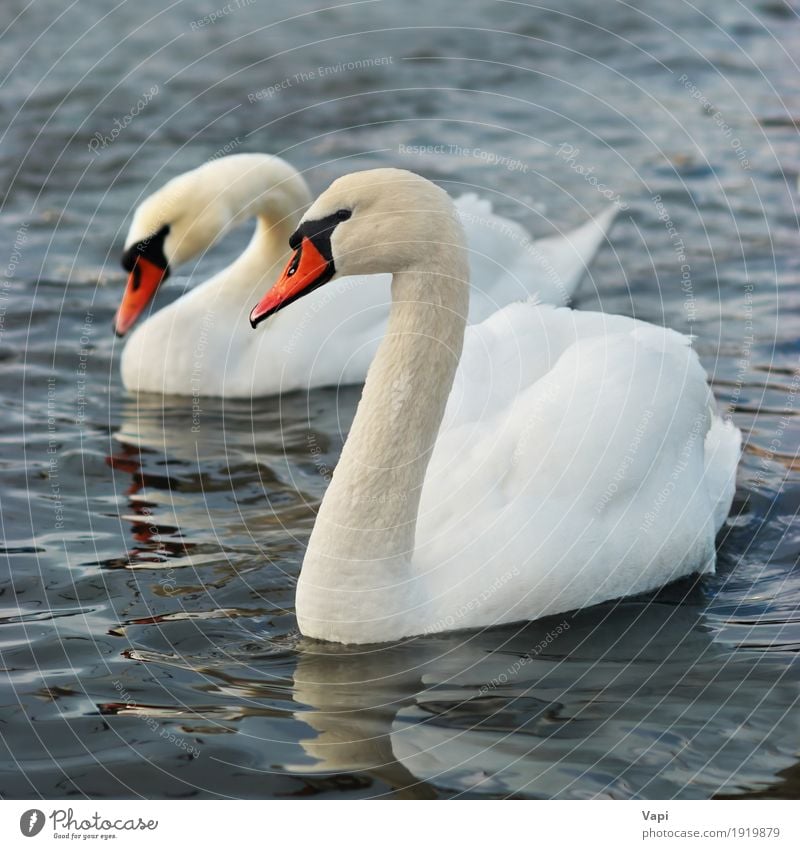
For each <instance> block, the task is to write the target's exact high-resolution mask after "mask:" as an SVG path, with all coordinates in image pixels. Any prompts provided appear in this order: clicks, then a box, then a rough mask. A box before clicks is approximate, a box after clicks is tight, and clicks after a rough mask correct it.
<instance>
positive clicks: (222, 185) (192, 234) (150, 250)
mask: <svg viewBox="0 0 800 849" xmlns="http://www.w3.org/2000/svg"><path fill="white" fill-rule="evenodd" d="M310 200H311V197H310V194H309V191H308V186H307V184H306V182H305V180H304V179H303V177H302V176H301V175H300V174H299V173H298V172H297V171H296V170H295V169H294V168H293V167H292V166H291V165H289V163H288V162H284V160H282V159H280V158H279V157H277V156H269V155H268V154H251V153H243V154H236V155H233V156H225V157H222V158H220V159H215V160H212V161H211V162H207V163H205V164H203V165H201V166H200V167H198V168H195V169H193V170H192V171H187V172H185V173H184V174H181V175H179V176H177V177H175V178H173V179H172V180H170V181H169V182H168V183H166V184H165V185H164V186H162V187H161V188H160V189H159V190H158V191H156V192H154V193H153V194H152V195H150V196H149V197H147V198H145V200H143V201H142V203H141V204H140V205H139V206H138V207H137V208H136V211H135V212H134V215H133V221H132V222H131V226H130V230H129V231H128V235H127V237H126V239H125V248H124V250H123V253H122V258H121V263H122V267H123V268H124V269H125V270H126V271H127V272H128V273H129V276H128V282H127V286H126V288H125V293H124V295H123V298H122V302H121V303H120V306H119V309H118V310H117V314H116V316H115V318H114V330H115V332H116V334H117V335H118V336H124V335H125V333H127V332H128V330H130V328H131V327H132V326H133V324H134V323H135V322H136V320H137V318H138V317H139V316H140V315H141V314H142V312H143V311H144V310H145V308H146V307H147V305H148V304H149V303H150V301H151V300H152V298H153V296H154V295H155V293H156V291H157V290H158V287H159V286H160V285H161V283H162V282H163V281H164V280H166V279H167V278H168V277H169V276H170V273H171V272H172V271H173V270H174V269H175V268H177V267H178V266H180V265H182V264H183V263H184V262H188V261H189V260H190V259H192V258H194V257H196V256H198V255H199V254H201V253H202V252H203V251H205V250H207V249H208V248H209V247H211V246H212V245H213V244H214V243H215V242H216V241H217V240H218V239H219V238H220V237H221V236H223V235H224V234H225V233H226V232H227V231H228V230H229V229H230V228H231V227H232V226H234V225H236V224H238V223H239V222H240V221H243V220H245V219H247V218H252V217H253V216H254V215H265V216H266V217H268V218H269V219H270V220H273V221H282V220H283V219H285V218H291V224H292V226H294V223H295V222H296V221H297V220H298V217H299V215H300V212H301V211H302V210H303V209H305V208H306V207H307V206H308V203H309V202H310Z"/></svg>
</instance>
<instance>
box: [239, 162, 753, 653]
mask: <svg viewBox="0 0 800 849" xmlns="http://www.w3.org/2000/svg"><path fill="white" fill-rule="evenodd" d="M292 245H293V247H294V248H295V249H296V252H295V254H294V257H293V258H292V260H291V262H290V263H289V265H288V266H287V268H286V269H285V271H284V274H283V276H282V277H281V278H280V279H279V281H278V282H277V283H276V284H275V286H274V287H273V288H272V289H271V290H270V291H269V292H268V293H267V295H266V296H265V297H264V298H263V299H262V300H261V302H260V303H259V304H258V305H257V306H256V307H255V308H254V309H253V311H252V313H251V323H253V325H254V326H255V325H256V324H257V323H259V322H260V321H263V320H264V319H265V318H267V317H268V316H270V315H272V314H273V313H275V312H276V311H277V310H279V309H281V308H282V306H283V304H285V303H288V302H291V301H294V300H296V299H297V298H300V297H302V296H303V294H304V293H305V292H306V291H309V290H310V289H313V288H314V287H317V286H319V285H320V281H324V280H327V279H331V278H333V277H335V276H336V275H339V274H341V275H347V274H370V273H382V274H387V273H391V274H393V280H392V308H391V314H390V317H389V326H388V329H387V332H386V335H385V337H384V339H383V341H382V342H381V344H380V347H379V349H378V352H377V354H376V356H375V359H374V361H373V362H372V365H371V366H370V368H369V374H368V375H367V381H366V384H365V386H364V390H363V395H362V398H361V402H360V404H359V407H358V410H357V412H356V416H355V419H354V421H353V424H352V427H351V429H350V434H349V437H348V439H347V442H346V443H345V446H344V449H343V451H342V455H341V458H340V460H339V463H338V465H337V467H336V470H335V473H334V475H333V480H332V482H331V484H330V486H329V488H328V490H327V492H326V494H325V498H324V499H323V502H322V505H321V507H320V510H319V514H318V516H317V520H316V523H315V526H314V530H313V532H312V535H311V538H310V541H309V544H308V549H307V551H306V555H305V559H304V562H303V567H302V571H301V574H300V579H299V582H298V587H297V617H298V622H299V626H300V630H301V631H302V633H303V634H305V635H307V636H310V637H315V638H318V639H323V640H329V641H334V642H342V643H369V642H383V641H390V640H395V639H398V638H402V637H406V636H410V635H415V634H424V633H430V632H435V631H443V630H451V629H461V628H477V627H485V626H492V625H497V624H501V623H508V622H513V621H518V620H525V619H535V618H538V617H541V616H544V615H546V614H555V613H560V612H564V611H567V610H572V609H575V608H579V607H583V606H586V605H589V604H594V603H596V602H600V601H605V600H608V599H613V598H618V597H621V596H625V595H629V594H634V593H640V592H643V591H646V590H650V589H653V588H655V587H658V586H660V585H662V584H665V583H667V582H669V581H672V580H673V579H675V578H678V577H680V576H683V575H689V574H691V573H695V572H699V573H703V572H707V571H711V570H712V569H713V567H714V563H715V548H714V539H715V534H716V532H717V530H718V529H719V528H720V526H721V525H722V523H723V521H724V519H725V517H726V515H727V513H728V510H729V509H730V504H731V500H732V497H733V488H734V478H735V471H736V465H737V462H738V458H739V445H740V434H739V431H738V430H736V428H734V427H733V426H732V425H731V424H730V423H729V422H723V421H722V419H720V418H719V417H718V416H717V414H716V413H715V411H714V400H713V397H712V395H711V392H710V390H709V387H708V384H707V381H706V374H705V372H704V370H703V368H702V366H701V365H700V362H699V360H698V358H697V355H696V354H695V352H694V351H693V350H692V349H691V347H690V345H689V340H688V339H687V338H686V337H684V336H681V335H680V334H678V333H675V332H674V331H671V330H665V329H662V328H659V327H655V326H653V325H649V324H646V323H644V322H641V321H636V320H633V319H630V318H626V317H622V316H609V315H603V314H599V313H589V312H580V311H572V310H569V309H564V308H562V309H556V308H553V307H543V306H535V305H533V304H531V303H517V304H513V305H510V306H507V307H505V308H504V309H503V310H501V311H500V312H498V313H495V314H494V315H492V316H491V317H490V318H489V319H488V320H486V321H484V322H483V323H481V324H479V325H476V326H472V327H469V328H467V329H466V340H465V339H464V337H465V326H466V317H467V311H468V298H469V286H468V284H467V279H468V267H467V260H466V251H465V247H464V235H463V231H462V227H461V225H460V223H459V221H458V218H457V216H456V214H455V210H454V207H453V204H452V201H451V200H450V199H449V198H448V196H447V195H446V193H445V192H443V191H442V190H441V189H439V188H437V187H436V186H434V185H433V184H432V183H429V182H428V181H426V180H424V179H422V178H421V177H418V176H417V175H414V174H411V173H409V172H406V171H397V170H392V169H386V170H378V171H367V172H361V173H356V174H351V175H349V176H347V177H343V178H341V179H340V180H337V181H336V182H335V183H333V185H332V186H331V187H330V188H329V189H328V190H327V191H326V192H324V193H323V194H322V195H321V196H320V197H319V198H318V199H317V200H316V201H315V202H314V203H313V204H312V206H311V208H310V209H309V210H308V212H307V213H306V215H305V216H304V218H303V220H302V222H301V225H300V227H299V228H298V230H297V232H296V233H295V235H294V236H293V238H292ZM268 332H269V329H268V330H267V333H268ZM462 341H463V342H464V345H463V357H461V352H462ZM459 358H461V365H460V368H459V367H458V364H459ZM451 390H452V391H451ZM448 399H449V401H448Z"/></svg>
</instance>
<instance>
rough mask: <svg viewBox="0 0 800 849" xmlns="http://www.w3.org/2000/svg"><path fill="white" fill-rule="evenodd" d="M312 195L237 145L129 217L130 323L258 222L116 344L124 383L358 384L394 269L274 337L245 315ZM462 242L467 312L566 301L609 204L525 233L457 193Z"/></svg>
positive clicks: (303, 312)
mask: <svg viewBox="0 0 800 849" xmlns="http://www.w3.org/2000/svg"><path fill="white" fill-rule="evenodd" d="M310 202H311V195H310V193H309V190H308V186H307V185H306V182H305V180H304V179H303V177H302V176H301V175H300V174H299V173H298V172H297V171H296V170H295V169H294V168H293V167H292V166H291V165H289V164H288V163H287V162H284V161H283V160H282V159H279V158H278V157H275V156H268V155H265V154H237V155H234V156H228V157H224V158H221V159H218V160H215V161H213V162H209V163H206V164H205V165H202V166H200V167H199V168H196V169H195V170H193V171H188V172H187V173H185V174H182V175H180V176H178V177H176V178H174V179H173V180H170V181H169V182H168V183H167V184H166V185H165V186H164V187H163V188H161V189H159V190H158V191H157V192H155V193H154V194H153V195H151V196H150V197H148V198H147V199H146V200H144V201H143V202H142V203H141V204H140V205H139V207H138V208H137V209H136V212H135V214H134V216H133V222H132V224H131V228H130V231H129V232H128V236H127V238H126V240H125V252H124V254H123V258H122V262H123V265H124V267H125V268H126V269H127V270H128V271H129V272H130V276H129V279H128V283H127V286H126V289H125V293H124V296H123V299H122V303H121V304H120V307H119V310H118V311H117V315H116V317H115V321H114V325H115V329H116V332H117V334H118V335H120V336H122V335H124V334H126V333H127V332H128V331H130V330H131V328H132V327H133V325H134V323H135V322H136V320H137V318H139V317H140V316H141V315H142V313H143V312H144V311H145V309H146V308H147V307H148V305H149V303H150V302H151V299H152V298H153V296H154V295H155V292H156V290H157V289H158V286H159V285H160V283H161V282H162V280H164V279H165V278H166V277H167V276H168V275H169V273H170V272H171V271H172V270H173V269H175V268H177V267H178V266H179V265H181V264H183V263H185V262H187V261H188V260H190V259H192V258H193V257H196V256H197V255H199V254H201V253H202V252H203V251H205V250H206V249H208V248H209V247H210V246H211V245H212V244H214V243H215V242H216V241H217V240H218V239H219V238H221V237H222V236H223V235H224V234H225V233H227V232H228V231H229V230H230V229H231V228H233V227H234V226H236V225H237V224H239V223H241V222H243V221H246V220H248V219H252V218H255V219H256V228H255V232H254V234H253V237H252V239H251V240H250V243H249V245H248V246H247V248H246V249H245V251H244V252H243V253H242V254H241V256H239V257H238V258H237V259H236V260H235V261H234V262H233V263H232V264H231V265H230V266H228V267H227V268H225V269H224V270H223V271H220V272H219V273H218V274H215V275H214V276H213V277H212V278H210V279H209V280H207V281H205V282H204V283H202V284H200V285H199V286H197V287H196V288H194V289H192V290H191V291H189V292H187V293H186V294H185V295H183V296H182V297H181V298H179V299H178V300H176V301H174V302H173V303H172V304H170V305H169V306H166V307H164V308H163V309H161V310H159V311H158V312H156V313H155V314H154V315H152V316H151V317H149V318H148V319H147V320H146V321H144V322H143V323H142V324H140V325H139V327H138V328H137V329H136V330H135V331H134V332H133V333H132V335H131V337H130V339H129V340H128V342H127V344H126V345H125V349H124V351H123V353H122V382H123V383H124V385H125V387H126V388H127V389H129V390H131V391H147V392H160V393H167V394H179V395H218V396H225V397H243V398H250V397H253V396H262V395H271V394H275V393H279V392H286V391H290V390H294V389H307V388H311V387H315V386H328V385H338V384H346V383H361V382H363V380H364V377H365V375H366V372H367V368H368V366H369V363H370V362H371V360H372V357H373V356H374V354H375V350H376V349H377V345H378V343H379V341H380V338H381V336H382V335H383V332H384V329H385V326H386V320H387V317H388V314H389V304H390V300H391V297H390V292H389V283H390V278H389V276H388V275H384V277H383V279H382V280H374V279H370V280H369V281H367V280H365V279H364V278H350V279H346V280H337V281H335V282H334V283H333V284H331V285H330V286H328V287H327V288H326V289H325V291H320V292H318V293H315V294H312V295H310V296H309V297H308V299H307V300H306V301H305V302H304V303H303V304H299V305H296V306H293V307H291V308H290V309H287V311H286V313H285V315H281V316H280V317H279V318H278V319H276V321H275V322H274V327H272V328H271V332H270V333H269V334H253V333H251V332H250V328H249V327H248V326H247V313H248V310H249V308H250V306H251V305H252V302H253V300H255V299H257V293H260V292H263V290H264V288H265V286H266V285H268V282H269V281H271V280H274V279H275V276H276V274H277V272H278V271H279V269H280V268H281V267H282V266H283V265H284V264H285V262H286V259H287V258H288V241H289V236H290V235H291V233H292V232H293V231H294V230H295V228H296V227H297V224H298V222H299V220H300V216H301V214H302V213H303V211H304V210H305V209H306V208H307V207H308V205H309V203H310ZM456 207H457V209H458V211H459V214H460V215H461V219H462V221H463V222H464V226H465V228H466V231H467V237H468V243H469V245H470V255H469V262H470V266H471V272H472V279H473V281H474V288H473V291H472V306H471V308H470V316H469V318H470V321H472V322H475V321H480V320H482V319H484V318H486V317H487V316H488V315H490V314H491V313H492V312H494V311H495V310H496V309H498V307H501V306H504V305H505V304H508V303H510V302H512V301H514V300H520V299H525V298H527V297H530V296H532V295H536V296H537V297H538V299H539V300H540V301H542V302H544V303H553V304H564V303H566V302H567V301H568V300H569V298H570V297H571V296H572V294H573V292H574V291H575V289H576V288H577V285H578V283H579V282H580V279H581V277H582V276H583V274H584V273H585V271H586V267H587V265H588V263H589V262H591V260H592V258H593V257H594V255H595V253H596V252H597V250H598V248H599V246H600V245H601V244H602V241H603V239H604V238H605V235H606V232H607V230H608V228H609V227H610V226H611V223H612V220H613V217H614V213H615V211H616V210H615V209H614V208H613V207H612V208H610V209H609V210H606V211H605V212H604V213H603V214H602V215H600V216H598V217H597V219H595V220H592V221H589V222H587V223H586V224H584V225H583V226H582V227H579V228H578V229H577V230H574V231H573V232H571V233H567V234H565V235H564V236H563V237H551V238H546V239H540V240H537V241H533V240H532V239H531V238H530V236H528V234H527V233H526V232H525V231H524V229H523V228H521V227H520V226H519V225H518V224H516V223H514V222H512V221H509V220H507V219H505V218H501V217H500V216H497V215H494V214H493V212H492V207H491V204H490V203H489V202H488V201H485V200H480V199H479V198H477V196H475V195H464V196H463V197H461V198H459V199H458V200H457V201H456Z"/></svg>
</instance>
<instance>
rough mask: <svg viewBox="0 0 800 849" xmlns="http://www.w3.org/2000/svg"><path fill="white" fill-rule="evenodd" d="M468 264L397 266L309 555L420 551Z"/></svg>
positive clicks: (345, 562) (396, 560) (354, 560)
mask: <svg viewBox="0 0 800 849" xmlns="http://www.w3.org/2000/svg"><path fill="white" fill-rule="evenodd" d="M459 259H460V258H459ZM461 265H462V263H461V262H458V261H457V262H455V263H452V264H450V265H449V268H451V269H452V268H456V269H459V268H460V266H461ZM463 266H464V267H463V268H461V271H460V272H457V273H456V274H455V275H453V274H452V272H451V273H449V274H443V273H442V274H439V273H432V272H423V271H408V272H404V273H402V274H395V275H394V277H393V280H392V307H391V312H390V316H389V323H388V327H387V331H386V335H385V337H384V339H383V341H382V342H381V345H380V347H379V349H378V352H377V354H376V356H375V359H374V361H373V362H372V365H371V366H370V369H369V372H368V374H367V380H366V383H365V385H364V391H363V394H362V397H361V402H360V403H359V406H358V410H357V412H356V416H355V419H354V421H353V425H352V428H351V430H350V435H349V437H348V439H347V442H346V444H345V446H344V449H343V451H342V455H341V458H340V460H339V463H338V465H337V467H336V471H335V474H334V476H333V480H332V482H331V485H330V487H329V488H328V492H327V493H326V496H325V499H324V501H323V503H322V506H321V508H320V512H319V515H318V517H317V521H316V524H315V526H314V532H313V534H312V538H311V540H310V542H309V551H308V554H307V558H306V562H307V563H308V561H309V560H311V561H312V562H316V563H317V564H318V563H319V562H320V560H322V561H325V563H326V565H327V567H328V568H329V569H331V570H333V572H335V571H336V570H337V569H340V568H353V567H357V566H358V564H359V563H362V564H364V565H366V563H368V562H376V561H377V562H379V563H380V564H381V565H383V566H391V565H392V564H407V563H408V562H409V560H410V559H411V556H412V554H413V551H414V541H415V531H416V523H417V512H418V509H419V499H420V493H421V491H422V485H423V482H424V480H425V473H426V470H427V468H428V462H429V460H430V456H431V452H432V450H433V447H434V445H435V443H436V439H437V436H438V433H439V427H440V425H441V422H442V418H443V416H444V411H445V406H446V404H447V399H448V397H449V395H450V390H451V388H452V384H453V378H454V376H455V373H456V368H457V366H458V361H459V357H460V355H461V348H462V344H463V339H464V329H465V325H466V315H467V310H468V299H469V294H468V293H469V289H468V272H467V269H466V265H465V263H463ZM446 267H447V266H446ZM305 568H306V566H305V565H304V570H305Z"/></svg>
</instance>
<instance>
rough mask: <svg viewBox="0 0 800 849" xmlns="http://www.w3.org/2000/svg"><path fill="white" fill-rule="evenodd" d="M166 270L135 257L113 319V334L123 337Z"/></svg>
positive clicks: (140, 312) (147, 260) (142, 258)
mask: <svg viewBox="0 0 800 849" xmlns="http://www.w3.org/2000/svg"><path fill="white" fill-rule="evenodd" d="M166 273H167V271H166V269H165V268H159V266H157V265H156V264H155V263H154V262H151V261H150V260H149V259H147V258H146V257H143V256H138V257H136V261H135V263H134V266H133V270H132V271H131V273H130V276H129V277H128V284H127V286H125V294H124V295H123V296H122V303H121V304H120V305H119V309H118V310H117V314H116V316H115V317H114V332H115V333H116V334H117V336H124V335H125V334H126V333H127V332H128V331H129V330H130V329H131V327H133V324H134V322H135V321H136V319H137V318H139V316H140V315H141V314H142V312H143V311H144V308H145V307H146V306H147V305H148V304H149V303H150V301H151V300H152V298H153V295H155V293H156V289H158V286H159V284H160V283H161V281H162V280H163V279H164V277H165V276H166Z"/></svg>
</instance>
